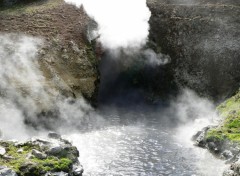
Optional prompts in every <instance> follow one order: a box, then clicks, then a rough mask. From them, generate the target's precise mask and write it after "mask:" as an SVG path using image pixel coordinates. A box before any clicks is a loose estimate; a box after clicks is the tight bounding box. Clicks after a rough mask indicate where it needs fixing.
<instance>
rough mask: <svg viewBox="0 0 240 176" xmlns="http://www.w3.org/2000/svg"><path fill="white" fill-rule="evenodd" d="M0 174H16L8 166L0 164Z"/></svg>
mask: <svg viewBox="0 0 240 176" xmlns="http://www.w3.org/2000/svg"><path fill="white" fill-rule="evenodd" d="M0 176H17V174H16V172H14V171H13V170H12V169H10V168H7V167H5V166H0Z"/></svg>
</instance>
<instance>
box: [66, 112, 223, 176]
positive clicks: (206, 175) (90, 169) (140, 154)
mask: <svg viewBox="0 0 240 176" xmlns="http://www.w3.org/2000/svg"><path fill="white" fill-rule="evenodd" d="M102 116H103V117H104V118H105V120H106V122H107V124H108V125H103V126H102V127H101V128H99V129H92V130H88V131H85V132H83V133H77V134H72V135H70V137H69V138H70V140H72V141H73V143H74V145H76V146H77V147H78V149H79V151H80V162H81V163H82V165H83V166H84V169H85V171H84V176H195V175H196V176H218V175H219V176H220V175H221V174H222V172H223V169H224V167H225V165H224V162H223V161H220V160H217V159H216V158H214V157H213V156H212V155H211V154H209V153H208V152H207V151H206V150H203V149H200V148H197V147H194V146H193V144H192V143H191V140H190V136H191V135H192V134H189V133H190V132H188V131H186V130H188V129H190V128H187V127H186V126H182V127H177V126H174V127H173V126H169V125H166V123H165V122H163V121H162V120H161V115H159V114H158V115H157V114H156V113H153V114H151V113H150V112H147V113H141V112H126V111H125V112H124V113H123V112H119V111H109V112H104V113H103V114H102ZM192 125H193V124H192ZM192 128H193V126H191V129H192ZM179 129H180V131H179ZM184 130H185V131H184ZM187 133H188V134H187ZM185 134H187V135H185ZM186 141H187V142H186Z"/></svg>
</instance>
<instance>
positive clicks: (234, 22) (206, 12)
mask: <svg viewBox="0 0 240 176" xmlns="http://www.w3.org/2000/svg"><path fill="white" fill-rule="evenodd" d="M148 6H149V8H150V10H151V12H152V16H151V19H150V22H149V23H150V35H149V39H150V45H151V46H152V47H153V48H154V49H155V50H156V51H159V52H162V53H164V54H168V55H170V56H171V58H172V62H171V63H170V64H168V65H167V66H166V67H168V69H167V71H165V73H166V74H165V76H166V77H169V78H171V77H173V78H174V85H176V86H177V87H178V88H179V87H182V86H187V87H190V88H192V89H193V90H195V91H197V92H198V93H200V94H203V95H207V96H209V97H212V98H214V99H215V100H219V99H223V98H225V97H227V96H229V95H231V94H232V93H234V91H236V90H237V89H238V88H239V83H240V71H239V67H240V62H239V59H240V53H239V49H240V32H239V28H240V19H239V15H240V3H239V1H234V0H221V1H217V0H148ZM160 69H161V68H160ZM169 69H170V70H169ZM160 76H161V75H159V77H160ZM165 81H166V84H168V82H169V79H167V80H165ZM166 84H165V83H162V84H159V85H160V86H162V85H166Z"/></svg>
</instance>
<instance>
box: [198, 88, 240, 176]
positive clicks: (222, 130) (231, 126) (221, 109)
mask: <svg viewBox="0 0 240 176" xmlns="http://www.w3.org/2000/svg"><path fill="white" fill-rule="evenodd" d="M239 103H240V92H238V93H237V94H236V95H234V96H233V97H231V98H229V99H227V100H226V101H225V102H223V103H222V104H220V105H219V106H218V108H217V110H218V113H219V115H220V117H221V121H220V124H219V125H217V126H208V127H205V128H204V129H202V130H201V131H199V132H198V133H197V134H196V135H194V136H193V141H195V145H196V146H199V147H202V148H206V149H207V150H209V151H210V152H211V153H212V154H213V155H214V156H216V157H217V158H220V159H223V160H226V163H227V164H231V165H230V168H229V169H228V170H226V171H225V172H224V174H223V175H224V176H236V175H237V176H238V175H240V132H239V122H240V116H239V113H240V109H239V107H240V106H239Z"/></svg>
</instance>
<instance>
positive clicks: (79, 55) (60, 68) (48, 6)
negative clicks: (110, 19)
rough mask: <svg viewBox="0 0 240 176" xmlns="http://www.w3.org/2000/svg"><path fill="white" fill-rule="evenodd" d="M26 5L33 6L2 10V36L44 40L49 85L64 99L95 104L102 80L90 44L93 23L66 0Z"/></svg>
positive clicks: (42, 66)
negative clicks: (65, 97) (19, 36)
mask: <svg viewBox="0 0 240 176" xmlns="http://www.w3.org/2000/svg"><path fill="white" fill-rule="evenodd" d="M23 2H25V1H23ZM26 2H31V3H26V4H20V5H15V6H14V7H2V8H0V35H2V34H8V33H14V34H17V35H22V34H24V35H28V36H34V37H38V38H41V39H43V40H44V46H43V47H42V49H41V50H40V51H39V65H40V70H41V71H42V72H43V75H44V77H45V78H46V80H47V81H46V84H48V86H49V87H52V88H54V89H55V90H56V91H58V92H60V94H62V95H64V96H67V97H74V98H75V97H82V96H83V97H85V98H86V99H88V100H90V102H94V101H95V98H96V93H97V87H98V81H99V78H98V77H99V76H98V69H97V63H98V60H97V58H96V56H95V51H94V46H93V45H92V44H91V41H89V40H88V28H89V25H90V23H91V19H90V18H89V17H88V16H87V14H86V13H85V12H84V10H83V9H78V8H76V7H75V6H73V5H68V4H66V3H65V2H64V1H63V0H54V1H41V0H39V1H26ZM30 86H31V85H30Z"/></svg>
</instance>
